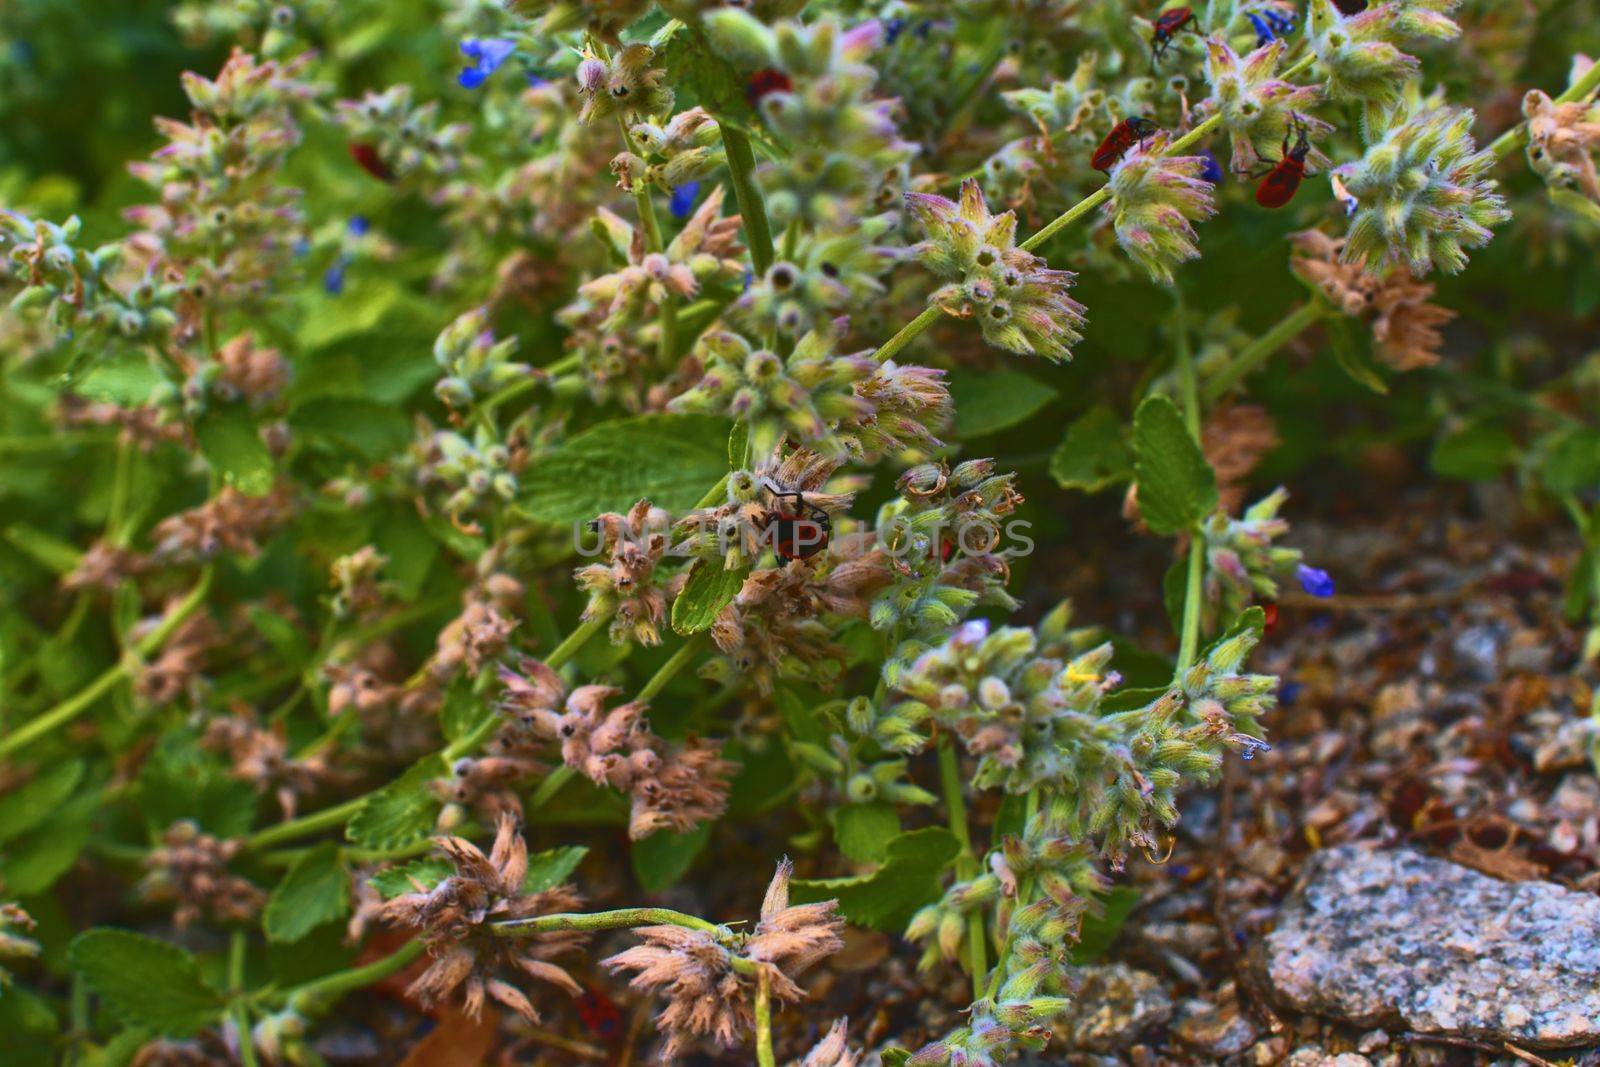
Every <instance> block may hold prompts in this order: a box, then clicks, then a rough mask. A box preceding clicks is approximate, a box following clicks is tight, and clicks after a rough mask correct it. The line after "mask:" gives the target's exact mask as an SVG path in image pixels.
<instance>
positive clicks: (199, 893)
mask: <svg viewBox="0 0 1600 1067" xmlns="http://www.w3.org/2000/svg"><path fill="white" fill-rule="evenodd" d="M239 848H240V842H239V841H237V840H223V839H221V838H217V837H214V836H212V835H211V834H208V833H204V832H202V831H201V829H200V828H199V827H198V826H196V825H195V824H194V823H192V822H188V821H183V822H175V823H173V824H172V825H171V826H169V827H168V828H167V829H166V831H165V832H164V833H163V834H162V835H161V844H159V845H157V846H156V847H155V848H153V849H151V850H150V852H149V853H148V854H147V855H146V856H145V860H144V866H145V876H144V878H143V879H141V880H140V882H139V886H138V893H139V896H140V897H141V898H142V899H144V900H148V901H151V902H153V903H162V904H165V903H171V904H175V905H176V910H175V911H174V912H173V921H174V922H175V923H177V924H178V925H179V926H189V925H191V924H193V923H196V922H198V921H200V919H201V918H202V917H204V918H208V919H211V920H212V921H214V922H219V923H246V924H248V923H253V922H255V920H256V916H257V915H258V914H259V913H260V911H261V908H262V907H263V906H264V905H265V904H266V902H267V894H266V893H265V892H263V891H262V890H261V889H260V888H258V887H257V886H256V885H254V884H253V883H251V882H249V881H247V880H246V879H244V878H241V877H240V876H238V875H236V874H234V873H233V872H232V871H230V870H228V863H229V862H230V861H231V860H232V859H233V858H234V857H235V856H237V855H238V854H239Z"/></svg>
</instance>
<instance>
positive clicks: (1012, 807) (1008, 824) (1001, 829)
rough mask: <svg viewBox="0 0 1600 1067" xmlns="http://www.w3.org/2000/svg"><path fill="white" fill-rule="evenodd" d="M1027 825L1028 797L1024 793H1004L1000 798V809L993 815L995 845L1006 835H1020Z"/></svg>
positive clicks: (1006, 836)
mask: <svg viewBox="0 0 1600 1067" xmlns="http://www.w3.org/2000/svg"><path fill="white" fill-rule="evenodd" d="M1027 825H1028V797H1027V794H1026V793H1006V794H1005V795H1004V796H1002V797H1001V798H1000V810H999V811H998V812H996V813H995V817H994V841H995V844H996V846H998V845H999V843H1000V842H1001V841H1003V840H1005V839H1006V838H1008V837H1021V836H1022V831H1023V830H1024V829H1026V827H1027Z"/></svg>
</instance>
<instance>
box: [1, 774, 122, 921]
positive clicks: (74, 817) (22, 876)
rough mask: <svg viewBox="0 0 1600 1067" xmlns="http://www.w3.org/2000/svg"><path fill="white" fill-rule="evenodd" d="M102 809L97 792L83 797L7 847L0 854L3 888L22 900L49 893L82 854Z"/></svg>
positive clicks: (53, 813)
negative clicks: (97, 813) (46, 891)
mask: <svg viewBox="0 0 1600 1067" xmlns="http://www.w3.org/2000/svg"><path fill="white" fill-rule="evenodd" d="M99 807H100V796H99V793H98V792H97V791H93V790H91V791H88V792H84V793H80V794H79V795H77V796H76V797H73V798H72V799H71V800H69V801H67V802H66V803H64V804H62V805H61V806H60V807H58V808H57V809H56V810H55V811H52V812H51V813H50V818H49V819H48V820H46V821H45V822H43V823H41V824H39V825H38V826H36V827H34V828H33V830H32V831H31V832H29V833H26V834H24V835H22V836H21V837H19V838H17V839H16V840H15V841H12V842H10V843H8V844H7V845H6V848H5V851H4V852H0V886H4V887H5V891H6V892H7V893H8V894H11V895H13V896H19V897H31V896H35V895H36V894H39V893H43V892H44V891H45V890H47V889H49V888H50V887H51V886H52V885H54V884H55V883H56V880H57V879H59V878H60V877H61V876H62V875H64V874H66V873H67V872H68V871H70V870H71V869H72V867H73V865H74V864H75V863H77V862H78V857H79V856H81V855H82V854H83V850H84V848H85V847H86V846H87V845H88V844H89V831H90V828H91V826H92V824H93V820H94V817H95V814H96V812H97V811H98V809H99Z"/></svg>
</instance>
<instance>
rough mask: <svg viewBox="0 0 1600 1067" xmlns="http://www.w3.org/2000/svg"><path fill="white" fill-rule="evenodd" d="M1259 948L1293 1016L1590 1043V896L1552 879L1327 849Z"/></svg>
mask: <svg viewBox="0 0 1600 1067" xmlns="http://www.w3.org/2000/svg"><path fill="white" fill-rule="evenodd" d="M1257 948H1258V956H1257V960H1256V963H1257V966H1259V967H1260V969H1261V970H1262V972H1263V974H1264V976H1265V979H1266V981H1267V984H1268V985H1269V986H1270V987H1271V988H1272V990H1273V992H1274V995H1275V996H1276V997H1277V998H1278V999H1279V1000H1280V1001H1282V1002H1283V1003H1284V1004H1285V1005H1286V1006H1288V1007H1291V1008H1294V1009H1297V1010H1299V1011H1307V1012H1314V1013H1316V1014H1319V1015H1327V1016H1332V1017H1335V1018H1339V1019H1343V1020H1346V1021H1348V1022H1350V1023H1352V1024H1354V1025H1357V1026H1392V1027H1399V1028H1404V1029H1409V1030H1413V1031H1416V1032H1418V1033H1425V1034H1451V1035H1458V1036H1464V1037H1472V1038H1478V1039H1480V1040H1485V1041H1511V1042H1514V1043H1516V1044H1518V1045H1522V1046H1524V1047H1528V1046H1532V1047H1536V1048H1560V1047H1564V1046H1569V1045H1580V1044H1586V1043H1592V1042H1595V1041H1597V1040H1600V898H1597V897H1595V896H1593V895H1591V894H1588V893H1577V892H1573V891H1572V890H1569V889H1564V888H1562V887H1561V886H1557V885H1553V884H1551V883H1548V882H1516V883H1509V882H1501V881H1497V880H1495V879H1493V878H1490V877H1488V876H1487V875H1483V874H1479V873H1478V872H1476V871H1473V870H1469V869H1468V868H1466V867H1461V866H1458V865H1457V864H1454V863H1449V862H1446V861H1444V860H1438V859H1433V858H1432V857H1429V856H1425V855H1423V854H1421V853H1419V852H1414V851H1411V850H1409V849H1402V850H1398V851H1394V852H1368V851H1365V850H1363V849H1360V848H1358V847H1356V846H1351V845H1346V846H1342V847H1340V848H1334V849H1328V850H1326V851H1323V852H1321V853H1319V854H1317V855H1316V856H1315V857H1313V859H1312V861H1311V863H1310V864H1309V865H1308V866H1307V869H1306V873H1305V875H1304V876H1303V878H1302V880H1301V883H1300V885H1299V886H1298V887H1297V888H1296V890H1295V892H1294V893H1293V894H1292V895H1291V896H1290V898H1289V899H1288V900H1287V901H1285V902H1284V905H1283V908H1282V910H1281V911H1280V913H1279V916H1278V920H1277V925H1276V928H1275V929H1274V930H1273V931H1272V932H1271V933H1270V934H1268V935H1267V936H1266V937H1264V938H1263V939H1262V941H1261V942H1260V944H1259V945H1258V946H1257Z"/></svg>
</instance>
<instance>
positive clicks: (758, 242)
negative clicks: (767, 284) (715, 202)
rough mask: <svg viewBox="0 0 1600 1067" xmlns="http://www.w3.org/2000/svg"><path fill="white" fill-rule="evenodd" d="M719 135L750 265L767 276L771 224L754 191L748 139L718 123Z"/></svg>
mask: <svg viewBox="0 0 1600 1067" xmlns="http://www.w3.org/2000/svg"><path fill="white" fill-rule="evenodd" d="M717 126H718V128H719V129H720V130H721V131H722V147H723V148H724V149H725V150H726V154H727V157H728V176H729V177H730V178H731V179H732V180H733V198H734V200H735V201H737V202H738V204H739V216H740V218H742V219H743V220H744V233H745V240H746V243H748V244H749V246H750V262H751V263H753V264H754V265H755V268H756V273H757V274H765V273H767V268H769V267H771V266H772V224H771V223H770V222H768V221H767V208H766V205H765V204H764V203H763V202H762V199H761V190H760V189H758V188H757V187H756V181H755V170H756V157H755V153H754V152H753V151H751V149H750V138H749V136H747V135H746V134H745V132H744V131H743V130H741V129H739V128H738V127H737V126H733V125H731V124H729V123H727V122H723V121H720V120H719V121H718V123H717Z"/></svg>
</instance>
